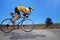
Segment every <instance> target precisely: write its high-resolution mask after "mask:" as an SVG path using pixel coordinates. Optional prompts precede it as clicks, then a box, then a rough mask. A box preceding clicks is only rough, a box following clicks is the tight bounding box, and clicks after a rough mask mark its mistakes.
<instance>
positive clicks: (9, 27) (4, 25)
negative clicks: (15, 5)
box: [1, 19, 13, 33]
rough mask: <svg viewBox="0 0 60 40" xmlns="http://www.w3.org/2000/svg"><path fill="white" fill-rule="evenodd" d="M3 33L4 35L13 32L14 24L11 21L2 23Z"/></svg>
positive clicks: (7, 20) (6, 20)
mask: <svg viewBox="0 0 60 40" xmlns="http://www.w3.org/2000/svg"><path fill="white" fill-rule="evenodd" d="M1 25H2V27H1V31H2V32H4V33H9V32H11V31H12V30H13V23H12V20H10V19H5V20H3V21H2V22H1Z"/></svg>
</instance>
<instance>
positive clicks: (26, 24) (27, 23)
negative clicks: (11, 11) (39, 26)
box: [22, 19, 34, 32]
mask: <svg viewBox="0 0 60 40" xmlns="http://www.w3.org/2000/svg"><path fill="white" fill-rule="evenodd" d="M33 29H34V22H33V21H32V20H30V19H26V20H24V21H23V22H22V30H23V31H25V32H31V31H32V30H33Z"/></svg>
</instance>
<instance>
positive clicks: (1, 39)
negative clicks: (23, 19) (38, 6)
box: [0, 29, 60, 40]
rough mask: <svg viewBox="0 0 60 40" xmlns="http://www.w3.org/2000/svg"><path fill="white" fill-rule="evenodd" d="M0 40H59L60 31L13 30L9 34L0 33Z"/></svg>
mask: <svg viewBox="0 0 60 40" xmlns="http://www.w3.org/2000/svg"><path fill="white" fill-rule="evenodd" d="M0 40H60V29H44V30H43V29H41V30H33V31H32V32H24V31H21V30H15V31H12V32H10V33H3V32H1V31H0Z"/></svg>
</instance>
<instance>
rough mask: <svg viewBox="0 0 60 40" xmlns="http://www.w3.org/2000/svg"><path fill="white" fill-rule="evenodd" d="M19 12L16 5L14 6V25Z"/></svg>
mask: <svg viewBox="0 0 60 40" xmlns="http://www.w3.org/2000/svg"><path fill="white" fill-rule="evenodd" d="M19 16H20V12H19V11H18V9H17V7H16V8H15V17H14V25H16V20H17V19H18V18H19Z"/></svg>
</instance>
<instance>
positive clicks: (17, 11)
mask: <svg viewBox="0 0 60 40" xmlns="http://www.w3.org/2000/svg"><path fill="white" fill-rule="evenodd" d="M32 11H33V7H29V8H27V7H24V6H17V7H15V17H14V25H16V20H17V19H19V17H21V14H20V12H22V13H23V14H22V15H23V16H26V14H27V13H30V12H32Z"/></svg>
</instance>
